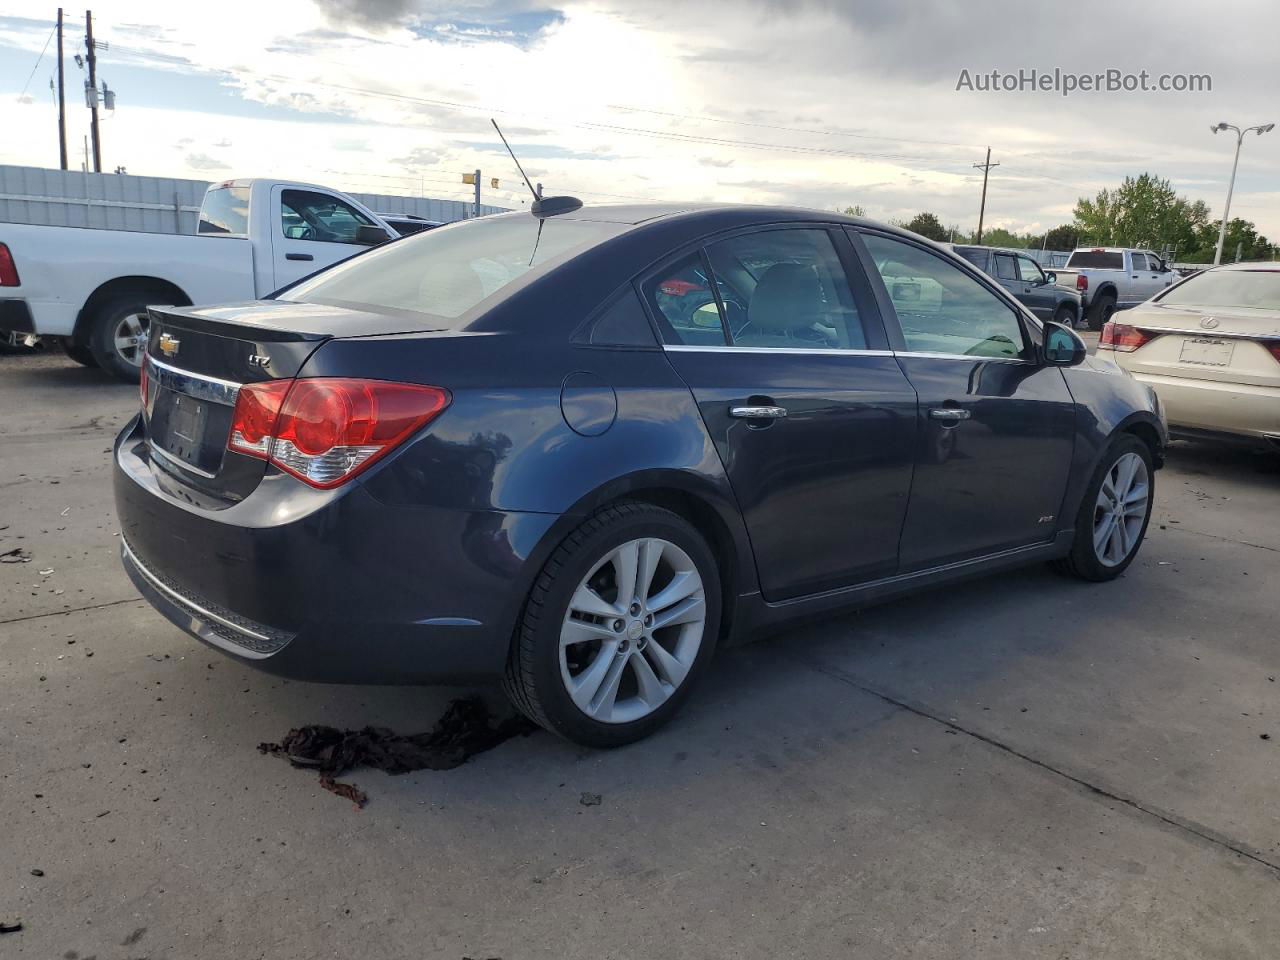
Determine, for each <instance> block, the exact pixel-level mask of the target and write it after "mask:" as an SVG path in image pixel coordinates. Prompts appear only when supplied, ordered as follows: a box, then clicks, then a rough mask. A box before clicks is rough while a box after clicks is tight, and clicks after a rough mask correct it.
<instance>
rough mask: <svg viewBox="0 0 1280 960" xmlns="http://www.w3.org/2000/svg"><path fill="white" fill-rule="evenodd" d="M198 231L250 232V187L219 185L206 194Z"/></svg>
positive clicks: (201, 206) (201, 208)
mask: <svg viewBox="0 0 1280 960" xmlns="http://www.w3.org/2000/svg"><path fill="white" fill-rule="evenodd" d="M196 232H197V233H239V234H246V233H248V232H249V188H248V187H217V188H215V189H213V190H209V191H208V192H206V193H205V195H204V203H202V204H201V205H200V223H199V225H197V227H196Z"/></svg>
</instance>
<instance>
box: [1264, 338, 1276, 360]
mask: <svg viewBox="0 0 1280 960" xmlns="http://www.w3.org/2000/svg"><path fill="white" fill-rule="evenodd" d="M1262 345H1263V346H1264V347H1266V348H1267V353H1269V354H1271V355H1272V356H1273V357H1275V358H1276V362H1277V363H1280V340H1263V341H1262Z"/></svg>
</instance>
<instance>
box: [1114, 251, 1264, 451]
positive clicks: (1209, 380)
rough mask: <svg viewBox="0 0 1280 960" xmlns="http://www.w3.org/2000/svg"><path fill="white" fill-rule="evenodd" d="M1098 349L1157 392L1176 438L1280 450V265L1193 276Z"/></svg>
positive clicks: (1128, 318)
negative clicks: (1199, 438) (1191, 438)
mask: <svg viewBox="0 0 1280 960" xmlns="http://www.w3.org/2000/svg"><path fill="white" fill-rule="evenodd" d="M1098 350H1099V352H1102V351H1109V354H1104V355H1110V356H1112V357H1114V358H1115V361H1116V362H1117V363H1118V364H1119V365H1120V366H1122V367H1124V368H1125V369H1126V370H1128V371H1129V372H1130V373H1132V374H1133V376H1134V377H1135V378H1137V379H1138V380H1141V381H1142V382H1143V383H1146V384H1149V385H1150V386H1151V387H1153V388H1154V389H1155V391H1156V393H1157V395H1158V396H1159V397H1160V402H1161V405H1162V406H1163V407H1164V412H1165V416H1166V417H1167V419H1168V421H1169V431H1170V433H1171V434H1173V435H1175V436H1182V437H1210V438H1220V439H1233V440H1243V441H1245V442H1248V443H1254V444H1261V445H1265V446H1268V447H1270V448H1272V449H1277V448H1280V264H1277V263H1237V264H1232V265H1231V266H1226V267H1215V268H1213V269H1211V270H1206V271H1204V272H1203V273H1197V274H1195V275H1193V276H1191V277H1188V278H1187V279H1185V280H1183V281H1182V282H1181V283H1178V284H1177V285H1176V286H1173V287H1170V288H1169V289H1168V290H1167V291H1165V292H1164V293H1162V294H1159V295H1158V296H1156V297H1154V298H1152V299H1151V300H1149V301H1148V302H1146V303H1144V304H1142V305H1140V306H1138V307H1135V308H1134V309H1133V310H1131V311H1129V312H1127V313H1126V314H1124V320H1123V322H1119V321H1115V320H1112V321H1110V322H1109V323H1107V325H1106V326H1105V327H1103V328H1102V337H1101V338H1100V340H1099V342H1098Z"/></svg>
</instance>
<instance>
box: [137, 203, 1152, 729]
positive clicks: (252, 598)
mask: <svg viewBox="0 0 1280 960" xmlns="http://www.w3.org/2000/svg"><path fill="white" fill-rule="evenodd" d="M141 389H142V411H141V413H140V415H139V416H138V417H137V418H136V419H135V420H134V421H133V422H132V423H130V424H129V425H128V427H126V429H125V430H124V432H123V433H122V434H121V435H120V437H119V439H118V440H117V442H116V448H115V490H116V504H117V509H118V511H119V515H120V522H121V527H122V531H123V545H122V550H123V559H124V565H125V568H126V570H127V571H128V573H129V575H130V577H131V578H132V579H133V582H134V583H135V584H136V585H137V587H138V589H139V590H140V591H142V593H143V595H144V596H145V597H146V598H147V599H148V600H150V601H151V603H152V604H153V605H154V606H155V607H156V608H157V609H158V610H159V611H160V612H161V613H162V614H164V615H165V616H166V617H168V618H169V619H170V620H171V621H173V622H174V623H175V624H177V625H178V626H179V627H181V628H182V629H184V630H186V631H188V632H189V633H191V634H193V635H194V636H196V637H198V638H199V639H200V640H203V641H204V642H206V643H208V644H210V645H212V646H215V647H217V648H218V649H220V650H222V651H224V652H225V653H227V654H229V655H231V656H233V657H235V658H236V659H238V660H240V661H242V662H245V663H249V664H252V665H254V666H257V667H261V668H263V669H265V670H270V671H273V672H277V673H280V674H285V675H288V676H293V677H299V678H305V679H314V680H323V681H339V682H361V683H365V682H391V683H422V682H431V681H474V680H479V679H498V678H501V679H502V680H503V682H504V684H505V687H506V689H507V691H508V693H509V694H510V696H511V699H512V701H513V702H514V703H515V705H516V706H517V707H518V708H519V709H520V710H521V711H523V712H524V713H526V714H527V715H528V716H529V717H531V718H532V719H533V720H535V721H537V722H538V723H540V724H542V725H543V726H545V727H547V728H548V729H550V730H553V731H555V732H557V733H559V734H561V735H563V736H565V737H568V738H570V739H572V740H575V741H578V742H579V743H584V744H592V745H597V746H609V745H616V744H621V743H626V742H629V741H632V740H635V739H637V738H639V737H642V736H644V735H646V734H647V733H649V732H650V731H652V730H653V729H655V728H656V727H657V726H659V725H660V724H662V723H664V722H665V721H666V720H668V719H669V718H670V717H671V716H672V714H674V713H675V711H676V710H677V709H679V707H680V705H681V703H682V702H683V701H684V699H685V698H686V697H687V696H688V694H689V692H690V688H691V687H692V686H693V683H694V681H695V680H696V679H697V677H698V676H699V675H700V674H701V673H703V672H705V670H706V669H707V668H708V666H709V663H710V660H711V656H712V653H713V651H714V650H715V648H716V647H718V646H722V645H727V644H731V643H735V642H740V641H742V640H745V639H747V638H749V637H751V636H754V635H758V634H760V633H762V632H767V631H770V630H774V629H776V628H778V627H779V626H781V625H783V624H785V623H787V622H790V621H793V620H795V619H797V618H801V617H811V616H813V615H815V614H824V613H828V612H834V611H837V610H845V609H848V608H850V607H854V606H857V605H859V604H866V603H869V602H872V601H877V600H882V599H884V598H887V597H891V596H897V595H900V594H903V593H906V592H910V591H915V590H920V589H923V588H926V587H930V586H934V585H937V584H941V583H946V582H950V581H953V580H956V579H958V578H961V577H966V576H971V575H974V574H981V573H989V572H991V571H995V570H1000V569H1002V568H1006V567H1010V566H1014V565H1017V564H1026V563H1033V562H1037V561H1053V562H1054V563H1055V564H1056V565H1057V566H1058V567H1060V568H1061V569H1062V570H1063V571H1065V572H1067V573H1070V574H1074V575H1076V576H1079V577H1083V578H1085V579H1087V580H1095V581H1102V580H1109V579H1111V578H1113V577H1115V576H1117V575H1118V574H1120V573H1121V572H1122V571H1123V570H1124V569H1125V568H1126V567H1127V566H1128V564H1129V563H1130V562H1131V561H1132V560H1133V558H1134V555H1135V554H1136V552H1137V550H1138V547H1139V545H1140V544H1141V542H1142V538H1143V535H1144V533H1145V531H1146V526H1147V521H1148V518H1149V516H1150V513H1151V505H1152V499H1153V479H1154V471H1155V469H1156V468H1157V467H1158V466H1159V465H1160V462H1161V456H1162V450H1163V447H1164V444H1165V440H1166V427H1165V424H1164V420H1163V417H1162V415H1161V412H1160V407H1159V403H1158V401H1157V399H1156V397H1155V395H1154V393H1152V391H1151V390H1149V389H1148V388H1147V387H1145V386H1143V385H1141V384H1139V383H1138V382H1136V381H1135V380H1133V379H1132V378H1131V377H1129V376H1128V375H1126V374H1125V373H1123V372H1122V371H1121V370H1120V369H1119V368H1117V367H1115V366H1114V365H1112V364H1110V363H1104V362H1102V361H1099V360H1096V359H1094V358H1090V357H1087V356H1086V353H1085V348H1084V345H1083V343H1082V342H1081V341H1080V340H1079V339H1078V338H1077V337H1076V335H1075V334H1074V333H1073V332H1071V331H1070V330H1068V329H1066V328H1064V327H1061V326H1058V325H1055V324H1053V323H1042V322H1040V321H1039V320H1037V319H1036V318H1034V317H1033V316H1032V315H1031V314H1029V313H1028V312H1027V311H1026V310H1025V309H1023V308H1022V307H1021V306H1020V305H1019V304H1018V302H1017V301H1016V300H1014V299H1013V298H1011V297H1010V296H1009V295H1008V294H1007V293H1006V292H1005V291H1004V290H1002V289H1001V288H1000V287H999V285H997V284H996V283H995V282H994V281H993V280H991V279H990V278H989V277H987V276H986V275H985V274H983V273H981V272H980V271H978V270H977V269H975V268H974V267H973V266H972V265H971V264H968V263H966V262H965V261H964V260H962V259H960V258H959V257H957V256H955V255H953V254H951V253H949V252H948V251H945V250H943V249H942V248H940V247H938V246H936V245H934V244H932V243H930V242H929V241H927V240H924V239H922V238H920V237H918V236H915V235H914V234H910V233H906V232H904V231H901V230H895V229H892V228H889V227H885V226H882V225H879V224H875V223H871V222H867V221H863V220H856V219H850V218H847V217H841V216H838V215H834V214H828V213H822V212H818V211H812V210H793V209H774V208H764V207H740V206H714V207H705V206H704V207H698V206H687V207H679V206H657V205H653V206H631V207H589V206H588V207H584V208H582V209H580V210H576V211H573V212H569V213H566V214H563V215H560V216H547V217H543V218H538V217H534V216H532V215H530V214H528V213H515V214H508V215H503V216H495V217H488V218H484V219H480V220H475V221H470V222H466V223H460V224H454V225H450V226H446V227H440V228H438V229H436V230H432V231H430V232H428V233H423V234H419V235H416V236H412V237H407V238H405V239H403V240H398V241H396V242H394V243H389V244H386V245H384V246H382V247H378V248H374V249H372V250H370V251H369V252H367V253H364V254H362V255H360V256H357V257H353V258H352V259H350V260H347V261H345V262H343V263H341V264H338V265H337V266H335V267H332V268H331V269H328V270H326V271H323V272H321V273H319V274H317V275H315V276H313V277H311V278H309V279H306V280H303V281H302V282H301V283H299V284H297V285H295V286H293V287H292V288H289V289H287V290H285V291H283V292H282V293H280V294H278V295H277V296H276V297H275V298H274V299H272V300H266V301H257V302H251V303H241V304H232V305H229V306H219V307H198V308H196V307H185V308H174V307H164V308H152V310H151V332H150V341H149V344H148V356H147V359H146V364H145V372H144V375H143V378H142V385H141Z"/></svg>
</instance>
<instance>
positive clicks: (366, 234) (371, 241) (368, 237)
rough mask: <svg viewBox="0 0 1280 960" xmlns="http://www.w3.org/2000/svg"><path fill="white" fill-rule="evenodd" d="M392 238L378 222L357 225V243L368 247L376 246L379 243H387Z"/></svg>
mask: <svg viewBox="0 0 1280 960" xmlns="http://www.w3.org/2000/svg"><path fill="white" fill-rule="evenodd" d="M390 239H391V238H390V237H388V236H387V232H386V231H385V230H383V229H382V228H381V227H380V226H378V225H377V224H373V223H362V224H360V226H358V227H356V243H360V244H363V245H364V246H366V247H376V246H377V245H378V244H380V243H386V242H387V241H388V240H390Z"/></svg>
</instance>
